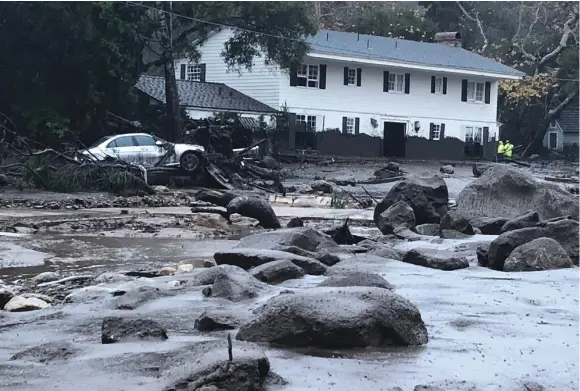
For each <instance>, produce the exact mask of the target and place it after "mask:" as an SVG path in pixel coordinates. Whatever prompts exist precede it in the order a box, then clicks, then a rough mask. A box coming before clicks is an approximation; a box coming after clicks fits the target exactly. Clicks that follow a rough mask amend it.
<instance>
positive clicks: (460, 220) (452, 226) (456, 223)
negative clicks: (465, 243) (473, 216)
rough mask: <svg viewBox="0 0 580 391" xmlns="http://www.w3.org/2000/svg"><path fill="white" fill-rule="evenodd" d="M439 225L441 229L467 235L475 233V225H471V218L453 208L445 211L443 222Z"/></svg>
mask: <svg viewBox="0 0 580 391" xmlns="http://www.w3.org/2000/svg"><path fill="white" fill-rule="evenodd" d="M439 227H440V229H441V230H454V231H458V232H461V233H463V234H466V235H475V232H474V231H473V226H472V225H471V223H470V221H469V219H468V218H466V217H463V216H460V215H459V214H458V213H457V212H455V211H453V210H450V211H449V212H447V213H445V215H444V216H443V217H442V218H441V224H440V225H439ZM449 239H451V238H449Z"/></svg>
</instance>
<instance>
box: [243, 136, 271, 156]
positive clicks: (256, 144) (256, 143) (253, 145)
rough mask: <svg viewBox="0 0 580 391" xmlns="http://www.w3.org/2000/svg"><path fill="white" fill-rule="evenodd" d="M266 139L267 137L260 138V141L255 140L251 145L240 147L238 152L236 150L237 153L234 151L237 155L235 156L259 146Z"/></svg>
mask: <svg viewBox="0 0 580 391" xmlns="http://www.w3.org/2000/svg"><path fill="white" fill-rule="evenodd" d="M266 141H268V139H267V138H264V139H262V140H260V141H257V142H255V143H253V144H252V145H250V146H249V147H246V148H244V149H242V150H241V151H240V152H237V153H236V155H237V156H242V155H244V154H245V153H247V152H248V151H250V150H252V148H255V147H257V146H259V145H262V144H264V143H265V142H266Z"/></svg>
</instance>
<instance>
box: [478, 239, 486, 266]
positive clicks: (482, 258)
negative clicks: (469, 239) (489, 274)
mask: <svg viewBox="0 0 580 391" xmlns="http://www.w3.org/2000/svg"><path fill="white" fill-rule="evenodd" d="M488 253H489V243H486V244H480V245H479V246H477V250H475V254H476V255H477V264H478V265H479V266H483V267H487V266H489V259H488V256H489V254H488Z"/></svg>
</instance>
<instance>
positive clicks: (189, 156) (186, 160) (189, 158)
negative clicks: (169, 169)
mask: <svg viewBox="0 0 580 391" xmlns="http://www.w3.org/2000/svg"><path fill="white" fill-rule="evenodd" d="M179 165H180V166H181V169H182V170H183V171H185V172H195V171H197V170H198V169H199V167H200V166H201V157H200V156H198V155H197V154H196V153H195V152H192V151H187V152H184V153H183V154H182V155H181V157H180V158H179Z"/></svg>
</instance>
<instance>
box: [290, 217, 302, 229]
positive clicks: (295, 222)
mask: <svg viewBox="0 0 580 391" xmlns="http://www.w3.org/2000/svg"><path fill="white" fill-rule="evenodd" d="M296 227H304V220H302V219H301V218H300V217H292V218H291V219H290V221H289V222H288V224H286V228H296Z"/></svg>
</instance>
